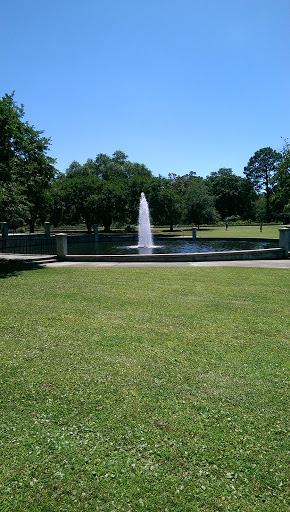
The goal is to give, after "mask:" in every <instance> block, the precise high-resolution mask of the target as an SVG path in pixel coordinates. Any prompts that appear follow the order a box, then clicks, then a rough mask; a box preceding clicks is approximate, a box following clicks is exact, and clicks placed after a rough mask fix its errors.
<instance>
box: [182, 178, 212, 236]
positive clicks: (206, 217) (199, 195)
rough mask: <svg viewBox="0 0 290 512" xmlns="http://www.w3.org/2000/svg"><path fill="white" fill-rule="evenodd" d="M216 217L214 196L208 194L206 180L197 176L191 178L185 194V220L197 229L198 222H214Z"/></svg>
mask: <svg viewBox="0 0 290 512" xmlns="http://www.w3.org/2000/svg"><path fill="white" fill-rule="evenodd" d="M218 219H219V215H218V212H217V210H216V209H215V207H214V197H213V196H212V195H211V194H210V192H209V189H208V187H207V185H206V182H205V181H204V180H203V179H202V178H199V177H196V178H194V179H192V180H191V183H190V185H189V186H188V189H187V191H186V194H185V221H186V222H190V223H191V222H193V223H194V224H196V225H197V228H198V229H199V227H200V224H202V223H203V224H209V223H214V222H217V221H218Z"/></svg>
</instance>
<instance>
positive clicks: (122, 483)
mask: <svg viewBox="0 0 290 512" xmlns="http://www.w3.org/2000/svg"><path fill="white" fill-rule="evenodd" d="M0 265H1V266H0V276H1V277H3V279H1V280H0V301H1V302H0V307H1V316H0V318H1V320H0V322H1V323H0V328H1V331H0V341H1V345H0V346H1V367H2V368H1V373H0V380H1V387H0V390H1V419H0V434H1V435H0V462H1V465H0V511H1V512H6V511H9V512H10V511H11V512H39V511H45V512H56V511H57V512H58V511H65V512H70V511H85V510H88V511H90V512H94V511H104V512H114V511H124V512H125V511H126V512H127V511H131V512H139V511H147V512H165V511H167V512H173V511H174V512H175V511H178V512H216V511H231V512H241V511H242V512H254V511H261V512H274V511H281V512H282V511H286V510H287V509H288V506H289V502H288V501H287V487H286V486H287V440H286V435H287V431H288V421H289V417H288V410H287V396H288V395H287V381H288V373H287V372H288V370H289V368H287V343H288V340H289V284H290V283H289V272H288V271H287V270H284V269H252V268H221V267H220V268H188V267H187V268H169V269H165V268H161V269H160V268H145V269H141V268H129V269H125V268H123V269H117V268H103V269H98V268H90V269H89V268H80V269H77V268H58V269H48V268H46V269H37V270H35V269H30V270H23V268H27V267H23V268H22V267H11V266H9V265H8V264H4V263H1V264H0ZM1 269H2V270H1ZM287 322H288V324H287Z"/></svg>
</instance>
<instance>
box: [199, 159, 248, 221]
mask: <svg viewBox="0 0 290 512" xmlns="http://www.w3.org/2000/svg"><path fill="white" fill-rule="evenodd" d="M207 183H209V185H210V188H211V190H212V193H213V195H214V198H215V207H216V209H217V210H218V212H219V214H220V216H221V218H222V219H226V218H227V217H231V216H239V217H240V218H241V219H244V220H246V219H251V218H253V216H254V204H255V200H256V192H255V191H254V188H253V185H252V183H251V182H250V180H248V179H246V178H242V177H241V176H236V175H235V174H233V172H232V169H226V168H222V169H219V170H218V172H212V173H211V174H210V175H209V176H207Z"/></svg>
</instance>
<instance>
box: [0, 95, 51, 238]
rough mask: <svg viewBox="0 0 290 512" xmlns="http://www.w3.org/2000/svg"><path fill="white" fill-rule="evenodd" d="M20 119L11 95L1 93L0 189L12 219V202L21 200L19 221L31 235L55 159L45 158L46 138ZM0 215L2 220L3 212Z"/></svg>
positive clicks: (20, 111)
mask: <svg viewBox="0 0 290 512" xmlns="http://www.w3.org/2000/svg"><path fill="white" fill-rule="evenodd" d="M23 117H24V107H23V105H21V106H20V107H19V106H18V105H17V104H16V102H15V101H14V93H12V94H10V95H9V94H5V95H4V96H3V97H2V99H1V100H0V187H1V189H2V190H4V189H5V191H6V192H5V194H6V197H9V198H10V200H11V205H12V204H13V205H14V213H15V215H14V214H13V213H12V220H13V219H14V220H15V219H17V216H18V214H19V212H20V210H19V208H18V207H17V204H16V202H17V201H18V200H19V198H21V205H22V207H21V216H23V217H22V221H23V222H24V221H27V220H28V222H29V225H30V231H31V232H32V233H33V232H34V226H35V221H36V219H37V218H38V217H39V215H40V214H41V211H42V210H43V206H44V203H45V197H46V191H47V188H48V186H49V184H50V182H51V180H52V178H53V176H54V175H55V172H56V171H55V168H54V163H55V160H54V159H53V158H51V157H49V156H47V151H48V150H49V146H50V139H49V138H46V137H43V136H42V134H43V131H39V130H35V128H34V126H31V125H29V124H28V122H23V121H22V118H23ZM12 191H13V192H12ZM1 213H2V218H3V219H4V218H5V217H6V211H5V210H4V211H3V212H1ZM10 214H11V210H10ZM7 217H9V212H7ZM7 217H6V218H7Z"/></svg>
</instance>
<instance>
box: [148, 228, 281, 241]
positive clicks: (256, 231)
mask: <svg viewBox="0 0 290 512" xmlns="http://www.w3.org/2000/svg"><path fill="white" fill-rule="evenodd" d="M282 227H283V226H282V225H269V226H263V227H262V231H260V226H228V229H227V230H226V228H225V226H218V227H211V226H201V227H200V229H199V230H197V231H196V235H197V236H198V237H199V236H200V237H210V238H213V237H218V238H228V237H234V238H239V237H241V238H242V237H253V238H279V228H282ZM153 231H154V233H155V234H161V235H166V236H170V235H174V236H191V235H192V228H190V227H177V228H174V231H173V232H170V231H169V230H168V228H165V227H164V228H158V227H156V228H153Z"/></svg>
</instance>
